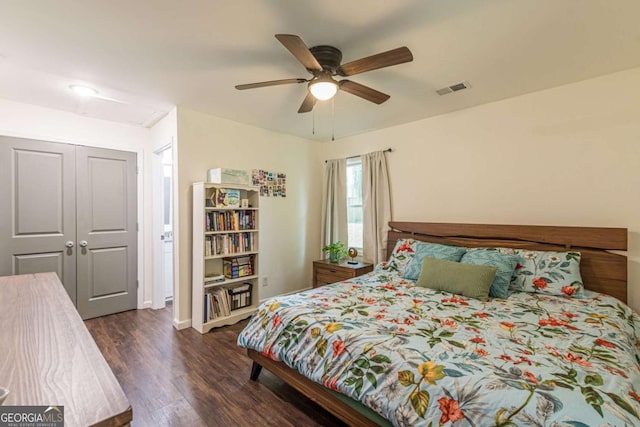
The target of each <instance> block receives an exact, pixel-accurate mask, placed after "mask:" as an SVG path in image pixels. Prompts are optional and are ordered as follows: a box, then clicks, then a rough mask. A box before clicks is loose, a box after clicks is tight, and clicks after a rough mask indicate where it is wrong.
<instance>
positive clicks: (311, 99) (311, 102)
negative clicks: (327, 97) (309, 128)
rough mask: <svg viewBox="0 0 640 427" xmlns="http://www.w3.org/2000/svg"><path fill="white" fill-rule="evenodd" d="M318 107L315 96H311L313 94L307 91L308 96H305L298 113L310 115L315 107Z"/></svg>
mask: <svg viewBox="0 0 640 427" xmlns="http://www.w3.org/2000/svg"><path fill="white" fill-rule="evenodd" d="M315 105H316V98H315V96H313V95H311V92H309V91H307V96H305V98H304V101H302V105H300V108H299V109H298V113H308V112H309V111H311V110H313V107H314V106H315Z"/></svg>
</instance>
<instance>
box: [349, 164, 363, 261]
mask: <svg viewBox="0 0 640 427" xmlns="http://www.w3.org/2000/svg"><path fill="white" fill-rule="evenodd" d="M362 217H363V209H362V160H360V157H355V158H351V159H347V231H348V237H347V245H348V246H349V247H353V248H356V249H358V252H359V253H360V254H362V247H363V246H362Z"/></svg>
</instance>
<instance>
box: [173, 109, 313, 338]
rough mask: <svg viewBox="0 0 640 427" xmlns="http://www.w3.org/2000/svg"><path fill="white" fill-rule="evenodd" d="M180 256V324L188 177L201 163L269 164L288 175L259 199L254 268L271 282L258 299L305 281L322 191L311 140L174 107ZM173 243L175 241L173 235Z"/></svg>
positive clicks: (184, 313) (202, 172)
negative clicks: (277, 192) (282, 190)
mask: <svg viewBox="0 0 640 427" xmlns="http://www.w3.org/2000/svg"><path fill="white" fill-rule="evenodd" d="M178 141H179V144H178V181H179V192H178V196H177V197H178V198H179V202H178V203H179V217H180V226H179V234H180V235H179V238H178V239H177V245H178V248H177V250H178V252H179V257H180V263H179V268H180V284H179V294H180V295H179V299H180V304H179V313H180V314H179V324H178V325H177V326H178V327H182V326H185V325H186V322H188V321H189V319H190V317H191V252H192V250H191V225H192V209H191V203H192V200H191V198H192V192H191V184H192V183H193V182H197V181H206V174H207V170H208V169H210V168H215V167H225V168H232V169H246V170H251V169H267V170H272V171H274V172H284V173H286V174H287V197H286V198H280V197H278V198H273V197H271V198H270V197H262V198H261V199H260V275H261V276H268V278H269V286H268V287H263V288H261V289H260V292H261V298H265V297H269V296H273V295H278V294H282V293H286V292H291V291H295V290H298V289H303V288H307V287H310V286H311V280H312V279H311V261H312V260H313V259H315V257H316V256H317V255H318V245H319V231H318V224H319V219H318V218H319V210H320V206H319V203H320V196H319V191H320V190H319V188H318V184H319V182H320V180H319V179H317V174H316V172H315V171H317V170H320V169H319V168H318V166H317V164H316V161H315V160H316V158H315V155H314V149H313V145H314V143H312V142H310V141H307V140H304V139H301V138H297V137H293V136H288V135H283V134H280V133H276V132H272V131H267V130H263V129H259V128H256V127H253V126H248V125H244V124H240V123H236V122H233V121H230V120H226V119H221V118H217V117H214V116H210V115H207V114H203V113H199V112H196V111H193V110H188V109H186V108H182V107H179V108H178ZM174 242H175V241H174Z"/></svg>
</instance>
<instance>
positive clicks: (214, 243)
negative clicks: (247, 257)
mask: <svg viewBox="0 0 640 427" xmlns="http://www.w3.org/2000/svg"><path fill="white" fill-rule="evenodd" d="M255 250H256V242H255V238H254V236H253V234H252V233H251V232H245V233H233V234H215V235H212V236H205V239H204V255H205V256H212V255H233V254H237V253H242V252H253V251H255Z"/></svg>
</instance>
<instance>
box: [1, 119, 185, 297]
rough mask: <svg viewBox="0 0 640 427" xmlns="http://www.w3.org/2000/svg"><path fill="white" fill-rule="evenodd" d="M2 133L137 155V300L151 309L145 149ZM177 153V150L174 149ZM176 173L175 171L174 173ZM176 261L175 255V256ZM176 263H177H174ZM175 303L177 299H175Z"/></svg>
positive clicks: (39, 135)
mask: <svg viewBox="0 0 640 427" xmlns="http://www.w3.org/2000/svg"><path fill="white" fill-rule="evenodd" d="M0 133H1V134H2V135H5V136H11V137H16V138H28V139H37V140H42V141H49V142H58V143H61V144H70V145H84V146H86V147H96V148H106V149H110V150H118V151H128V152H131V153H136V169H137V172H138V173H137V177H136V184H137V203H136V204H137V218H136V221H137V223H138V254H137V258H138V277H137V280H138V284H139V286H138V296H137V297H138V298H137V302H138V304H137V305H138V309H141V308H149V307H151V301H145V300H144V289H145V285H146V283H145V280H144V277H145V276H144V271H145V262H144V260H145V256H144V253H145V244H144V243H145V242H144V230H145V228H144V225H145V222H144V214H145V212H146V210H145V206H144V194H145V193H144V172H145V169H144V160H145V159H144V149H143V148H138V149H133V148H131V147H122V146H118V145H116V144H93V143H91V141H74V140H70V139H65V138H57V137H52V136H49V135H46V134H44V135H43V134H41V133H37V132H33V133H32V132H14V131H10V130H7V129H0ZM141 144H146V141H144V142H141ZM174 151H175V149H174ZM174 172H175V171H174ZM174 227H175V223H174ZM174 259H175V254H174ZM174 263H175V261H174ZM174 279H175V272H174ZM174 291H175V284H174ZM174 301H175V298H174Z"/></svg>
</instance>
